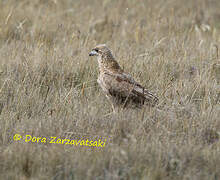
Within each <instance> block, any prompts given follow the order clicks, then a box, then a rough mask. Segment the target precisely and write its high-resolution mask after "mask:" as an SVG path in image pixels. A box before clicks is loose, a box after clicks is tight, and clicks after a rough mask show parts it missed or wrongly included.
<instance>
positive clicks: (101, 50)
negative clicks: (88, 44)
mask: <svg viewBox="0 0 220 180" xmlns="http://www.w3.org/2000/svg"><path fill="white" fill-rule="evenodd" d="M89 56H98V57H101V58H103V59H112V58H113V56H112V53H111V51H110V49H109V48H108V47H107V46H106V45H105V44H100V45H97V46H96V47H95V48H93V49H92V51H91V52H90V53H89Z"/></svg>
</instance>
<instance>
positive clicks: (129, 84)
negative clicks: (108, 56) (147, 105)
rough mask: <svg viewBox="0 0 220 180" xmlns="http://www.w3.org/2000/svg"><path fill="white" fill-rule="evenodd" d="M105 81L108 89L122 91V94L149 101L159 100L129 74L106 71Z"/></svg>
mask: <svg viewBox="0 0 220 180" xmlns="http://www.w3.org/2000/svg"><path fill="white" fill-rule="evenodd" d="M104 74H105V75H104V76H106V78H105V81H106V85H107V86H108V89H110V90H112V91H114V92H118V93H120V94H121V95H122V96H125V97H126V96H135V97H140V98H143V99H145V100H146V101H149V102H155V101H158V98H157V97H156V96H154V95H153V94H151V93H150V92H148V91H147V90H146V89H145V88H144V87H143V86H141V85H140V84H139V83H137V82H136V81H135V80H134V79H133V78H132V77H131V76H130V75H129V74H126V73H117V72H111V71H105V72H104Z"/></svg>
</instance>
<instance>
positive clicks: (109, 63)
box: [89, 44, 122, 71]
mask: <svg viewBox="0 0 220 180" xmlns="http://www.w3.org/2000/svg"><path fill="white" fill-rule="evenodd" d="M89 56H97V57H98V64H99V68H101V69H103V68H104V69H106V68H107V69H114V70H117V71H122V69H121V68H120V66H119V64H118V63H117V61H116V60H115V58H114V57H113V55H112V52H111V50H110V49H109V48H108V47H107V46H106V45H105V44H100V45H97V46H96V47H95V48H93V49H92V51H91V52H90V53H89Z"/></svg>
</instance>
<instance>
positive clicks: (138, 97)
mask: <svg viewBox="0 0 220 180" xmlns="http://www.w3.org/2000/svg"><path fill="white" fill-rule="evenodd" d="M89 56H97V57H98V64H99V71H100V74H99V77H98V80H97V81H98V83H99V85H100V86H101V88H102V90H103V91H104V93H105V95H106V96H107V98H108V99H109V100H110V102H111V103H112V107H113V110H115V107H116V106H120V107H122V108H125V107H139V108H140V107H142V106H143V105H144V104H147V105H150V106H154V105H155V104H156V103H157V102H158V98H157V97H156V96H155V95H153V94H151V93H150V92H148V91H147V90H146V89H145V88H144V87H143V86H141V85H140V84H139V83H137V82H136V81H135V80H134V79H133V78H132V77H131V76H130V75H129V74H126V73H125V72H124V71H123V70H122V69H121V67H120V66H119V64H118V63H117V61H116V60H115V58H114V57H113V55H112V53H111V51H110V50H109V49H108V47H107V46H106V45H105V44H101V45H98V46H96V47H95V48H94V49H92V51H91V52H90V53H89Z"/></svg>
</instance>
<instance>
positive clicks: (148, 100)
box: [144, 89, 159, 106]
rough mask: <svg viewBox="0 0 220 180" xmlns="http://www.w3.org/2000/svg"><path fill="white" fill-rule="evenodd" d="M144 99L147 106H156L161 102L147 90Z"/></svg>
mask: <svg viewBox="0 0 220 180" xmlns="http://www.w3.org/2000/svg"><path fill="white" fill-rule="evenodd" d="M144 97H145V103H146V104H147V105H151V106H155V105H156V104H157V103H158V102H159V99H158V97H157V96H155V95H154V94H152V93H151V92H149V91H147V90H146V89H145V90H144Z"/></svg>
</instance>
